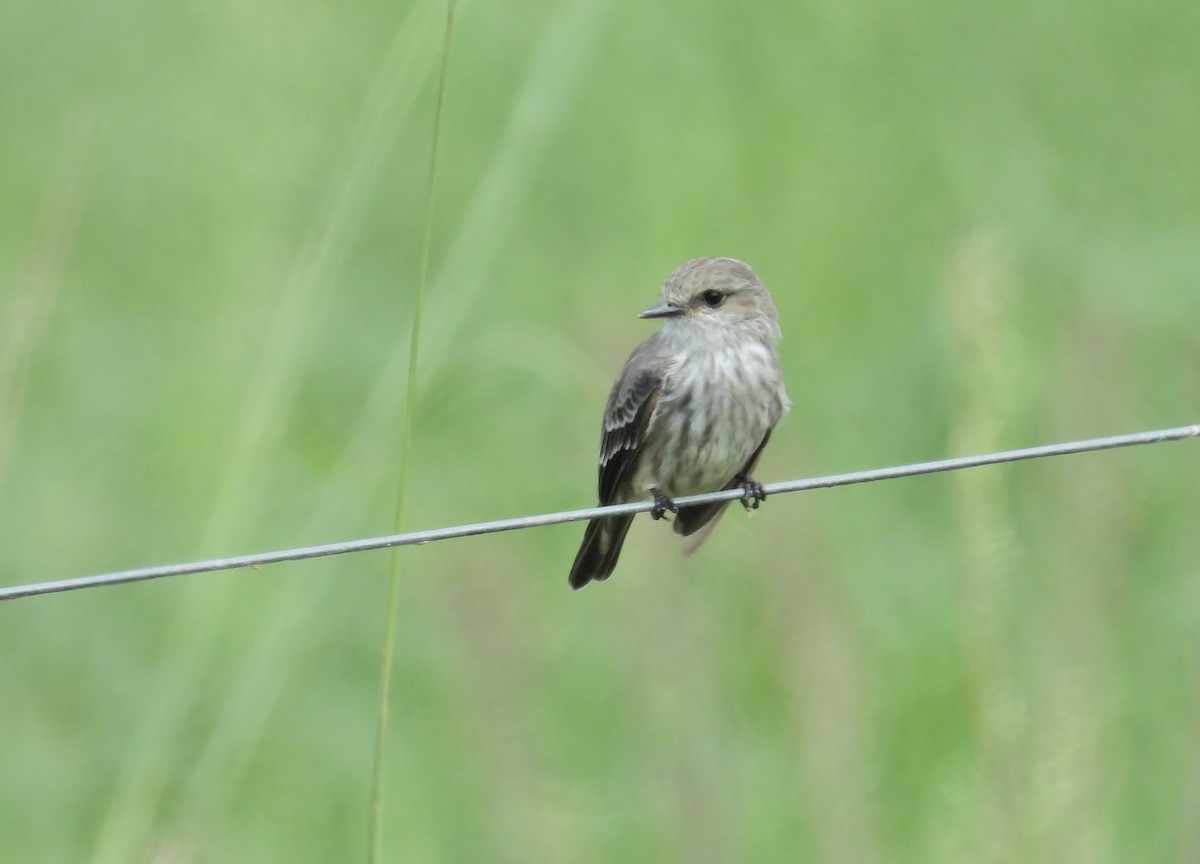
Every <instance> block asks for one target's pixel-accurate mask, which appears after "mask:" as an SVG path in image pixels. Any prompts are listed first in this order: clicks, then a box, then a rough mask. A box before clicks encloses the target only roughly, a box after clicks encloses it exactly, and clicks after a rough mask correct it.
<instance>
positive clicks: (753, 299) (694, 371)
mask: <svg viewBox="0 0 1200 864" xmlns="http://www.w3.org/2000/svg"><path fill="white" fill-rule="evenodd" d="M638 317H639V318H649V319H656V320H660V321H661V322H662V325H661V327H660V328H659V330H658V331H657V332H656V333H654V334H653V335H652V336H650V338H649V339H647V340H646V341H645V342H643V343H642V344H641V345H639V346H638V347H637V348H635V349H634V351H633V353H632V354H631V355H630V356H629V359H628V360H627V361H626V362H625V365H624V367H622V369H621V373H620V375H618V377H617V381H616V383H615V384H614V385H613V388H612V391H611V392H610V393H609V397H608V404H607V406H606V407H605V409H604V422H603V426H602V432H601V438H600V465H599V483H598V486H599V499H600V505H601V506H604V505H607V504H618V503H626V502H630V501H639V500H644V499H645V498H646V497H648V496H649V497H652V498H653V499H654V508H653V509H652V510H651V511H650V515H651V517H652V518H654V519H656V520H657V519H662V518H663V517H664V516H665V515H666V514H667V512H668V511H669V512H671V513H674V515H675V518H674V529H675V533H677V534H681V535H683V536H684V538H686V539H685V540H684V545H683V554H684V555H690V554H691V553H692V552H694V551H695V550H696V548H697V547H698V546H699V545H700V544H701V543H702V542H703V541H704V540H705V538H707V536H708V535H709V533H711V532H712V530H713V528H714V527H715V526H716V524H717V520H718V519H719V518H720V516H721V514H722V513H723V512H724V511H725V508H726V506H727V505H728V504H729V502H728V501H720V502H715V503H711V504H695V505H690V506H686V507H678V506H676V504H675V502H674V498H676V497H680V496H684V495H693V494H698V493H701V492H711V491H715V490H718V489H735V488H737V487H739V486H740V487H742V489H743V492H744V494H743V497H742V499H741V501H742V504H743V505H744V506H745V507H746V509H747V510H752V509H756V508H757V507H758V505H759V503H760V502H761V501H763V500H764V499H765V498H766V493H765V491H764V490H763V487H762V485H761V484H760V483H758V482H757V481H755V480H754V479H753V478H752V477H751V472H752V471H753V470H754V465H755V463H756V462H757V461H758V458H759V456H760V455H761V454H762V451H763V448H764V447H766V445H767V441H768V440H769V439H770V437H771V432H772V430H774V428H775V426H776V424H778V423H779V421H780V420H781V419H782V418H783V416H784V415H785V414H786V413H787V411H788V409H789V408H790V407H791V402H790V401H789V399H788V396H787V392H786V390H785V388H784V383H783V373H782V370H781V369H780V364H779V355H778V353H777V351H776V344H777V343H778V341H779V338H780V333H779V315H778V312H777V311H776V309H775V303H774V301H773V300H772V299H771V295H770V293H769V292H768V291H767V289H766V287H765V286H764V285H763V284H762V282H761V281H759V279H758V277H757V276H756V275H755V274H754V271H753V270H752V269H751V268H750V266H749V265H748V264H746V263H745V262H743V261H739V260H737V259H735V258H722V257H706V258H695V259H692V260H691V261H688V262H686V263H684V264H681V265H680V266H679V267H677V268H676V269H675V270H674V271H673V272H672V273H671V275H670V276H668V277H667V280H666V281H665V282H664V283H663V286H662V290H661V293H660V297H659V301H658V302H657V303H655V304H654V305H652V306H650V307H649V308H648V309H646V310H644V311H643V312H641V314H640V315H639V316H638ZM632 522H633V516H632V515H629V516H611V517H608V518H597V519H592V520H591V521H590V522H589V523H588V525H587V528H586V529H585V531H584V535H583V542H582V543H581V545H580V547H579V552H578V553H577V554H576V556H575V561H574V563H573V564H572V566H571V573H570V576H569V582H570V585H571V587H572V588H574V589H579V588H582V587H583V586H585V585H587V584H588V583H589V582H593V581H603V580H605V579H607V578H608V577H609V576H611V575H612V573H613V570H614V569H615V568H616V566H617V559H618V557H619V556H620V554H621V546H622V544H623V543H624V542H625V535H626V534H627V533H628V531H629V526H630V524H632Z"/></svg>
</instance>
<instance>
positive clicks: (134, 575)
mask: <svg viewBox="0 0 1200 864" xmlns="http://www.w3.org/2000/svg"><path fill="white" fill-rule="evenodd" d="M1197 437H1200V424H1195V425H1192V426H1176V427H1173V428H1170V429H1155V430H1152V431H1149V432H1133V433H1130V434H1127V435H1112V436H1109V437H1107V438H1088V439H1086V440H1083V441H1068V442H1064V443H1061V444H1045V445H1042V446H1039V447H1024V448H1021V449H1019V450H1002V451H999V452H996V453H984V454H981V455H978V456H959V457H956V458H953V459H939V460H936V461H933V462H917V463H913V464H909V465H897V466H893V467H890V468H872V469H869V470H866V471H851V472H849V473H846V474H827V475H824V476H821V477H810V478H806V479H801V480H784V481H780V482H777V483H766V484H764V485H763V490H764V491H765V492H766V493H767V494H768V495H778V494H781V493H784V492H801V491H804V490H806V489H828V488H831V487H834V486H850V485H853V484H856V483H874V482H875V481H877V480H895V479H897V478H900V477H915V476H917V475H920V474H936V473H939V472H943V471H958V470H961V469H963V468H977V467H979V466H981V465H996V464H999V463H1003V462H1019V461H1021V460H1024V459H1041V458H1044V457H1047V456H1066V455H1069V454H1072V453H1088V452H1091V451H1095V450H1111V449H1114V448H1117V447H1134V446H1137V445H1141V444H1159V443H1161V442H1163V441H1180V440H1183V439H1185V438H1197ZM742 495H743V492H742V490H741V489H727V490H724V491H721V492H706V493H704V494H702V495H687V496H682V497H679V498H676V499H675V503H676V504H678V505H679V506H681V507H686V506H689V505H692V504H706V503H710V502H713V501H734V500H736V499H739V498H741V497H742ZM653 507H654V502H653V501H649V500H647V501H636V502H634V503H632V504H614V505H610V506H608V507H588V508H585V509H583V510H564V511H562V512H559V513H544V514H541V515H538V516H520V517H517V518H515V519H499V520H496V521H494V522H476V523H474V524H471V525H454V526H450V527H447V528H431V529H429V530H426V531H409V532H407V533H404V534H392V535H389V536H386V537H367V538H364V539H361V540H346V541H343V542H340V543H325V544H322V545H320V546H303V547H300V548H297V549H284V550H281V551H278V552H256V553H253V554H250V555H235V556H232V557H229V558H213V559H210V560H207V561H192V562H188V563H184V564H167V565H163V566H159V567H142V568H138V569H134V570H118V571H115V572H112V573H101V574H99V575H95V576H79V577H75V578H71V579H58V580H55V581H50V582H32V583H29V584H27V585H13V586H9V587H4V588H0V600H16V599H18V598H20V597H32V596H35V595H38V594H55V593H59V592H62V591H75V590H77V589H80V588H98V587H100V586H104V585H122V584H125V583H128V582H144V581H146V580H149V579H161V578H163V577H166V576H184V575H187V574H190V573H211V572H213V571H216V570H234V569H237V568H240V567H258V566H261V565H263V564H278V563H280V562H283V561H301V560H304V559H307V558H323V557H326V556H329V555H345V554H346V553H349V552H365V551H367V550H368V549H387V548H391V547H393V546H420V545H423V544H425V543H432V542H433V541H435V540H452V539H454V538H456V537H472V536H475V535H478V534H495V533H497V532H500V531H516V530H518V529H522V528H536V527H539V526H541V525H558V524H561V523H564V522H580V521H582V520H584V519H594V518H596V517H598V516H600V517H610V516H622V515H629V514H632V513H645V512H647V511H649V510H651V509H652V508H653Z"/></svg>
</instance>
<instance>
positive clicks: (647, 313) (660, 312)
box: [638, 300, 684, 318]
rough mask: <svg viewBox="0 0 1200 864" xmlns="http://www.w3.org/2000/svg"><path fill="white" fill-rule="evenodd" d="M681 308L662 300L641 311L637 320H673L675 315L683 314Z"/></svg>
mask: <svg viewBox="0 0 1200 864" xmlns="http://www.w3.org/2000/svg"><path fill="white" fill-rule="evenodd" d="M683 311H684V310H683V307H682V306H676V305H675V304H674V303H668V302H667V301H666V300H662V301H660V302H658V303H655V304H654V305H653V306H651V307H650V308H649V309H643V310H642V311H641V312H639V313H638V317H639V318H674V317H675V316H676V315H682V314H683Z"/></svg>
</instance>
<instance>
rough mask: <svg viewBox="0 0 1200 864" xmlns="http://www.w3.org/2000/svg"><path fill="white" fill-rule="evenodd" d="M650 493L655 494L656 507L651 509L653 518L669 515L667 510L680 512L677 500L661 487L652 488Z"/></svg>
mask: <svg viewBox="0 0 1200 864" xmlns="http://www.w3.org/2000/svg"><path fill="white" fill-rule="evenodd" d="M650 494H651V495H653V496H654V507H653V508H651V510H650V518H651V519H661V518H663V517H664V516H666V515H667V511H668V510H670V511H671V512H672V513H678V512H679V508H678V507H676V506H675V502H674V501H673V500H671V496H670V495H668V494H666V493H665V492H663V491H662V490H661V489H651V490H650Z"/></svg>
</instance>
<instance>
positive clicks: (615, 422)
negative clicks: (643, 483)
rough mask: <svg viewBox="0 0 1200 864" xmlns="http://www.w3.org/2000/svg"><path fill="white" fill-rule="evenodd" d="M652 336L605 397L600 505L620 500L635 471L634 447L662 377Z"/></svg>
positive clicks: (643, 432)
mask: <svg viewBox="0 0 1200 864" xmlns="http://www.w3.org/2000/svg"><path fill="white" fill-rule="evenodd" d="M655 336H657V334H655ZM655 336H652V337H650V338H649V339H647V340H646V341H645V342H643V343H642V344H641V345H639V346H638V348H637V350H635V351H634V352H633V354H632V355H631V356H630V358H629V360H628V361H626V363H625V367H624V368H623V369H622V370H621V375H620V377H618V378H617V383H616V384H615V385H614V386H613V389H612V392H611V393H610V394H609V396H608V406H607V407H606V408H605V409H604V433H603V435H602V436H601V439H600V472H599V491H600V503H601V504H614V503H618V502H619V501H620V500H621V499H620V495H621V493H622V489H623V487H624V486H625V485H626V483H627V482H628V481H629V479H630V478H631V477H632V476H633V473H634V471H635V470H637V462H638V448H639V446H640V445H641V443H642V441H644V440H645V438H646V430H647V429H648V428H649V427H650V421H651V420H652V418H653V417H654V409H655V408H656V407H657V406H658V396H659V393H660V392H661V389H662V375H661V374H660V373H659V372H658V370H657V368H656V367H657V364H656V363H655V362H654V360H655V357H656V355H657V350H658V345H657V339H656V338H655Z"/></svg>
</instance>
